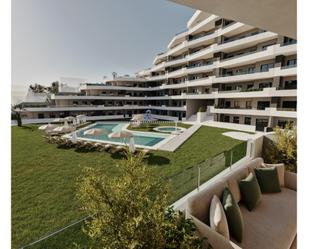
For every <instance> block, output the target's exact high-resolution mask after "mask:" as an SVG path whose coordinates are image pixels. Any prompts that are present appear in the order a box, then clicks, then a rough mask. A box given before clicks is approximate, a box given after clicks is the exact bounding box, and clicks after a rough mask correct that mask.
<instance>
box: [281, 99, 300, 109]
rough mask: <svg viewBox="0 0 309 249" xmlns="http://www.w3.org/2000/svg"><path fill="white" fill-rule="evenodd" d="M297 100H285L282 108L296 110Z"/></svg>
mask: <svg viewBox="0 0 309 249" xmlns="http://www.w3.org/2000/svg"><path fill="white" fill-rule="evenodd" d="M296 105H297V103H296V101H283V103H282V108H286V109H290V110H296Z"/></svg>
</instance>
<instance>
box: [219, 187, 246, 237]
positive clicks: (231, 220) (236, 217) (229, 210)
mask: <svg viewBox="0 0 309 249" xmlns="http://www.w3.org/2000/svg"><path fill="white" fill-rule="evenodd" d="M222 206H223V209H224V211H225V215H226V218H227V223H228V225H229V232H230V235H231V236H232V237H233V238H234V239H235V240H236V241H237V242H239V243H240V242H241V241H242V239H243V231H244V222H243V218H242V214H241V211H240V208H239V206H238V204H237V202H236V201H235V200H234V197H233V195H232V193H231V192H230V190H229V189H228V188H225V189H224V190H223V193H222Z"/></svg>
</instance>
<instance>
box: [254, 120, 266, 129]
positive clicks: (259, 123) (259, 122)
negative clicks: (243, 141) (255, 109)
mask: <svg viewBox="0 0 309 249" xmlns="http://www.w3.org/2000/svg"><path fill="white" fill-rule="evenodd" d="M267 126H268V120H267V119H259V118H257V119H256V121H255V129H256V130H257V131H264V128H265V127H267Z"/></svg>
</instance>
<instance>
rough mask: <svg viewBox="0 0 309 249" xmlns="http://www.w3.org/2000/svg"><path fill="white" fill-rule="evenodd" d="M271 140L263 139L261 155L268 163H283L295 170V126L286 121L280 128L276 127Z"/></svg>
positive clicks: (287, 167)
mask: <svg viewBox="0 0 309 249" xmlns="http://www.w3.org/2000/svg"><path fill="white" fill-rule="evenodd" d="M274 132H275V135H274V139H273V141H271V140H269V139H267V138H266V139H264V140H265V142H264V144H263V157H264V160H265V162H268V163H284V164H285V166H286V169H287V170H290V171H292V172H297V128H296V125H294V124H293V123H287V124H286V125H285V127H284V128H283V129H282V128H280V127H276V128H275V129H274Z"/></svg>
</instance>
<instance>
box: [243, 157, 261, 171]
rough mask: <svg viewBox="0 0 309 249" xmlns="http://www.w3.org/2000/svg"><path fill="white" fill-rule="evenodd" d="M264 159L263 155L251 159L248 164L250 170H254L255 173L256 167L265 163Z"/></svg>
mask: <svg viewBox="0 0 309 249" xmlns="http://www.w3.org/2000/svg"><path fill="white" fill-rule="evenodd" d="M263 163H264V161H263V158H261V157H258V158H255V159H253V160H251V161H250V162H249V163H248V164H247V167H248V169H249V172H252V173H253V174H255V173H254V169H256V168H261V167H262V165H263Z"/></svg>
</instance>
